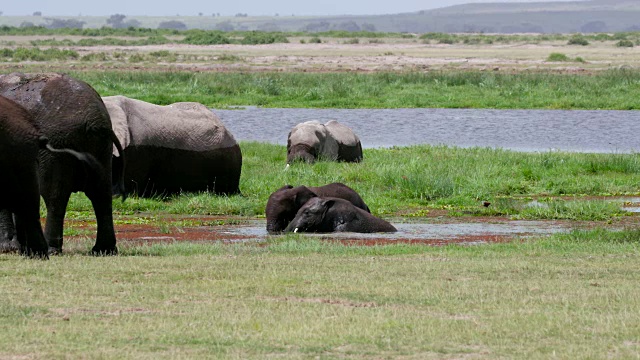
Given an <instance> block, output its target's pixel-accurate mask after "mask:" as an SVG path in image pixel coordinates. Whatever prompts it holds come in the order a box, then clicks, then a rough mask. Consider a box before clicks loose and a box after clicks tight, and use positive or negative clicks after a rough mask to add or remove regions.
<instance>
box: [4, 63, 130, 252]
mask: <svg viewBox="0 0 640 360" xmlns="http://www.w3.org/2000/svg"><path fill="white" fill-rule="evenodd" d="M0 95H3V96H5V97H7V98H10V99H12V100H14V101H15V102H16V103H18V104H20V105H21V106H22V107H24V108H25V109H26V110H27V111H28V112H29V114H30V115H31V117H32V118H33V120H34V121H35V124H36V126H37V127H38V129H39V130H40V132H41V133H42V134H43V135H44V136H45V137H47V138H48V139H49V142H50V144H51V145H52V146H54V147H56V148H68V149H72V150H75V151H76V152H79V153H84V154H89V155H90V156H91V157H92V158H93V159H94V160H95V162H96V163H97V164H99V166H98V167H96V166H94V167H89V168H88V167H87V166H85V164H84V163H83V162H81V161H79V160H78V159H77V158H75V157H73V156H69V155H68V154H61V153H56V152H51V151H45V150H40V151H39V154H38V180H39V189H40V195H42V197H43V199H44V201H45V204H46V207H47V220H46V224H45V230H44V236H45V238H46V240H47V242H48V244H49V251H50V253H51V252H53V253H57V252H61V251H62V240H63V239H62V230H63V223H64V217H65V213H66V209H67V204H68V202H69V197H70V195H71V193H72V192H77V191H82V192H84V193H85V194H86V195H87V197H88V198H89V200H90V201H91V204H92V205H93V209H94V212H95V215H96V222H97V234H96V241H95V245H94V246H93V248H92V251H93V253H94V254H104V255H108V254H116V253H117V251H118V250H117V247H116V235H115V231H114V227H113V215H112V180H111V179H112V170H113V171H114V172H115V173H117V174H120V175H121V174H122V173H123V171H122V168H115V169H112V161H111V156H112V152H113V147H114V146H115V147H116V149H117V150H118V151H120V152H121V151H122V148H121V146H120V143H119V142H118V139H117V138H116V136H115V133H114V132H113V130H112V127H111V120H110V118H109V113H108V112H107V109H106V108H105V106H104V103H103V102H102V99H101V98H100V95H98V93H97V92H96V91H95V90H94V89H93V88H92V87H91V86H89V85H88V84H87V83H85V82H82V81H79V80H76V79H74V78H72V77H69V76H67V75H63V74H56V73H48V74H22V73H12V74H6V75H0ZM118 178H119V179H121V176H118ZM118 187H123V184H122V181H121V180H120V181H119V184H118ZM0 216H4V220H2V221H0V224H8V223H11V220H10V219H8V218H7V216H8V215H7V214H6V212H5V213H3V214H0ZM0 236H2V232H0ZM7 241H10V239H7V238H2V239H0V242H7Z"/></svg>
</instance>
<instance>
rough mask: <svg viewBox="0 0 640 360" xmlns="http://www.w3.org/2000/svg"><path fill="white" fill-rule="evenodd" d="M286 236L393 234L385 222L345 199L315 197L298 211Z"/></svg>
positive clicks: (391, 227)
mask: <svg viewBox="0 0 640 360" xmlns="http://www.w3.org/2000/svg"><path fill="white" fill-rule="evenodd" d="M284 231H285V232H322V233H327V232H340V231H349V232H359V233H373V232H396V231H397V230H396V228H395V227H394V226H393V225H391V224H390V223H388V222H387V221H385V220H382V219H380V218H377V217H375V216H373V215H371V214H370V213H368V212H366V211H364V210H362V209H360V208H358V207H356V206H355V205H353V204H352V203H350V202H348V201H347V200H344V199H338V198H321V197H314V198H311V199H310V200H309V201H307V202H306V203H305V204H304V205H303V206H302V207H301V208H300V210H298V213H297V214H296V217H295V218H294V219H293V220H291V222H290V223H289V225H287V228H286V229H285V230H284Z"/></svg>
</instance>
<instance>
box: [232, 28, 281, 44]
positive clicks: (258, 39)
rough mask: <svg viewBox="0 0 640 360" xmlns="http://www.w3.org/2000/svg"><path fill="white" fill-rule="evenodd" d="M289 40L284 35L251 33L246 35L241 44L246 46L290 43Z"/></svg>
mask: <svg viewBox="0 0 640 360" xmlns="http://www.w3.org/2000/svg"><path fill="white" fill-rule="evenodd" d="M288 42H289V39H287V37H286V36H285V35H284V34H282V33H272V32H262V31H251V32H249V33H247V35H245V37H244V38H243V39H242V41H241V43H242V44H245V45H259V44H274V43H288Z"/></svg>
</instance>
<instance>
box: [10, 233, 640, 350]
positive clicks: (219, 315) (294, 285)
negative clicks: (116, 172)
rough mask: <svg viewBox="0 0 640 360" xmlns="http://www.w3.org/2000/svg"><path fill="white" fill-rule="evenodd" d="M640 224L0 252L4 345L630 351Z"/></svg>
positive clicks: (636, 328)
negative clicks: (466, 239) (365, 243)
mask: <svg viewBox="0 0 640 360" xmlns="http://www.w3.org/2000/svg"><path fill="white" fill-rule="evenodd" d="M639 238H640V235H639V234H638V232H637V231H625V232H618V233H612V232H607V231H603V230H595V231H590V232H580V233H578V232H574V233H571V234H567V235H557V236H554V237H551V238H549V239H545V240H537V241H527V242H522V243H510V244H497V245H490V246H473V247H461V246H446V247H429V246H416V245H394V246H379V247H354V246H343V245H339V244H335V243H330V242H322V241H317V240H312V239H309V238H305V237H299V236H292V237H288V238H286V239H284V240H281V241H279V242H277V243H274V244H271V245H270V246H268V247H257V246H247V245H230V246H223V245H195V244H177V245H154V246H142V247H136V248H127V249H122V254H121V255H120V256H117V257H107V258H95V257H87V256H83V255H77V254H73V253H68V255H64V256H57V257H54V258H52V259H51V260H50V261H45V262H43V261H33V260H28V259H24V258H21V257H18V256H15V255H0V261H1V262H2V263H3V266H2V268H1V269H0V278H2V279H4V280H5V281H2V282H0V294H2V295H0V299H1V300H2V301H0V316H2V319H3V323H4V324H6V325H7V326H3V327H2V329H3V330H2V331H0V334H1V335H2V336H0V349H2V350H0V356H3V357H25V358H63V357H65V358H69V357H70V358H77V357H83V358H131V359H140V358H153V359H158V358H171V359H176V358H190V359H192V358H256V359H257V358H265V357H275V356H277V357H285V358H316V357H320V358H336V357H339V358H343V357H344V358H356V359H359V358H398V357H409V358H461V357H471V358H549V357H555V358H561V359H575V358H606V357H616V358H632V357H637V356H638V354H639V352H640V345H639V343H638V338H639V337H640V325H639V324H640V315H639V314H640V311H639V310H640V302H639V300H638V299H640V288H639V287H638V286H637V284H638V281H639V280H640V277H639V275H638V274H640V265H639V264H640V258H639V255H640V251H639V250H640V249H639V247H638V241H639Z"/></svg>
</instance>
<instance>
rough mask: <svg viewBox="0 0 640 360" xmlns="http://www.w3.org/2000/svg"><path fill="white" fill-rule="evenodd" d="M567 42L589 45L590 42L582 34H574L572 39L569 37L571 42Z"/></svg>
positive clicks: (569, 43)
mask: <svg viewBox="0 0 640 360" xmlns="http://www.w3.org/2000/svg"><path fill="white" fill-rule="evenodd" d="M567 44H568V45H582V46H587V45H589V42H588V41H587V39H585V38H583V37H582V36H572V37H571V39H569V42H568V43H567Z"/></svg>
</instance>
